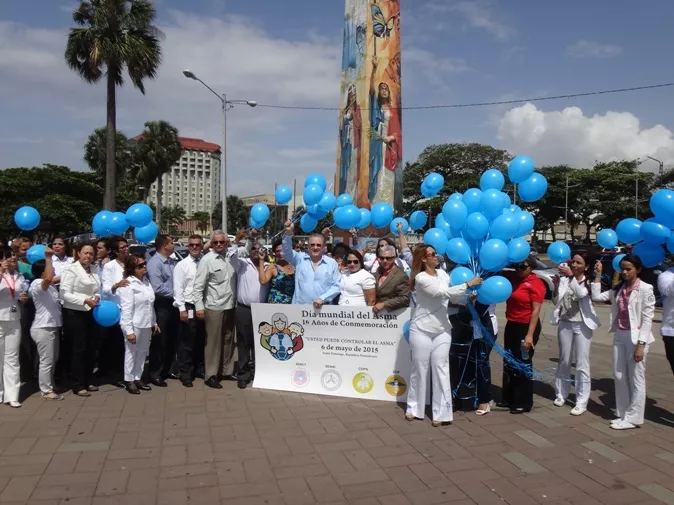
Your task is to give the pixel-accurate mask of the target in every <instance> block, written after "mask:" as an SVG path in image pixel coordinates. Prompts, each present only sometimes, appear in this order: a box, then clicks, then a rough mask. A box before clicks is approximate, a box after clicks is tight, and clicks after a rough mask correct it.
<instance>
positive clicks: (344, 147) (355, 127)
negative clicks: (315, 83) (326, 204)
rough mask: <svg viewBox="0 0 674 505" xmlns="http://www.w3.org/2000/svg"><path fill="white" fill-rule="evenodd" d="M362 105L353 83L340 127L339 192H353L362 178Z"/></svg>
mask: <svg viewBox="0 0 674 505" xmlns="http://www.w3.org/2000/svg"><path fill="white" fill-rule="evenodd" d="M362 128H363V126H362V121H361V117H360V107H359V106H358V100H357V99H356V87H355V86H354V85H353V84H352V85H351V86H349V91H348V93H347V98H346V107H344V111H343V112H342V117H341V125H340V128H339V140H340V147H341V156H340V160H339V162H340V167H339V193H340V194H341V193H349V194H352V193H353V192H354V191H355V189H356V182H357V181H358V179H359V178H360V143H361V132H362Z"/></svg>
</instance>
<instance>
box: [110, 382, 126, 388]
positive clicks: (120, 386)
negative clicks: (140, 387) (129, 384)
mask: <svg viewBox="0 0 674 505" xmlns="http://www.w3.org/2000/svg"><path fill="white" fill-rule="evenodd" d="M113 386H116V387H118V388H123V387H126V382H124V381H114V382H113Z"/></svg>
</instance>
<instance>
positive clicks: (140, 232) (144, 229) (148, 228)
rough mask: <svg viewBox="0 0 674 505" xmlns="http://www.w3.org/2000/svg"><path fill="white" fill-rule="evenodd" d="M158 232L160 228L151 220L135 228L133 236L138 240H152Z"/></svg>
mask: <svg viewBox="0 0 674 505" xmlns="http://www.w3.org/2000/svg"><path fill="white" fill-rule="evenodd" d="M158 233H159V228H158V227H157V223H155V222H154V221H150V224H148V225H145V226H141V227H140V228H136V229H135V230H133V236H134V237H135V238H136V240H137V241H138V242H152V241H153V240H154V239H155V237H156V236H157V234H158Z"/></svg>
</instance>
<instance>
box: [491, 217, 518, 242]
mask: <svg viewBox="0 0 674 505" xmlns="http://www.w3.org/2000/svg"><path fill="white" fill-rule="evenodd" d="M518 229H519V223H518V222H517V218H516V217H515V216H514V215H513V214H512V212H510V213H508V214H501V215H500V216H499V217H497V218H496V219H494V221H493V222H492V223H491V228H490V229H489V235H490V236H491V238H500V239H501V240H504V241H506V242H508V241H509V240H510V239H511V238H513V237H515V236H516V235H517V230H518Z"/></svg>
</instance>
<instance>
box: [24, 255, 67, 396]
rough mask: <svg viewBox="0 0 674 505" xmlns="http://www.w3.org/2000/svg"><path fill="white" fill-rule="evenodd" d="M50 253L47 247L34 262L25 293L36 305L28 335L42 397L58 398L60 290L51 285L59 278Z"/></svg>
mask: <svg viewBox="0 0 674 505" xmlns="http://www.w3.org/2000/svg"><path fill="white" fill-rule="evenodd" d="M53 256H54V251H52V250H51V249H50V248H47V250H46V251H45V259H44V260H39V261H36V262H35V263H33V277H34V278H35V280H34V281H33V282H31V284H30V288H29V289H28V293H29V294H30V297H31V298H32V299H33V303H34V304H35V319H33V324H32V325H31V327H30V336H31V338H32V339H33V341H34V342H35V345H36V347H37V353H38V355H39V357H40V372H39V375H38V382H39V384H40V391H41V392H42V398H44V399H45V400H56V401H60V400H63V396H62V395H60V394H58V393H56V392H55V391H54V365H55V364H56V360H57V359H58V354H59V337H60V333H61V326H63V316H62V314H61V302H60V301H59V292H58V290H57V289H56V287H55V286H54V283H55V282H54V281H55V280H56V281H58V278H57V277H56V271H55V269H54V264H53V262H52V257H53ZM66 268H67V266H66Z"/></svg>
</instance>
